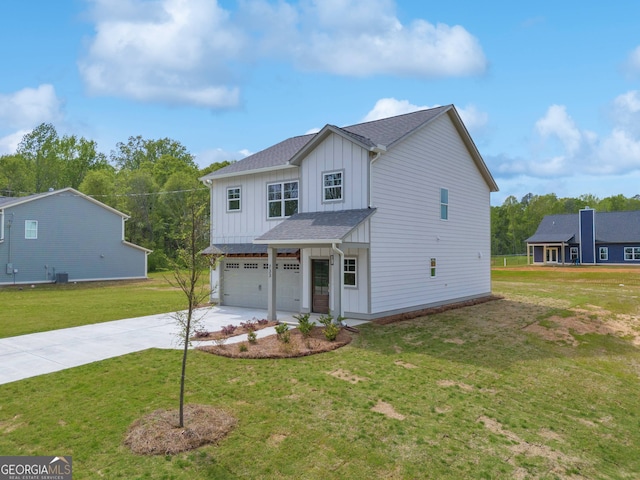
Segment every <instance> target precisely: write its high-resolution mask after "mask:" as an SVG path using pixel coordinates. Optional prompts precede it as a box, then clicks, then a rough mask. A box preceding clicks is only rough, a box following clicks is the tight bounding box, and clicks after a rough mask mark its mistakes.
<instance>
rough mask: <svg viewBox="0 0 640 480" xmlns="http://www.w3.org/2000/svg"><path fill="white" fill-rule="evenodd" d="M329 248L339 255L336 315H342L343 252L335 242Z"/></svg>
mask: <svg viewBox="0 0 640 480" xmlns="http://www.w3.org/2000/svg"><path fill="white" fill-rule="evenodd" d="M331 250H333V251H334V252H335V253H337V254H338V257H339V260H338V261H339V263H338V265H339V267H338V269H339V270H340V279H339V281H338V289H339V290H338V291H339V293H340V311H339V312H338V317H342V316H343V315H344V307H343V302H342V294H343V293H344V252H343V251H342V250H340V249H339V248H338V246H337V245H336V244H335V243H332V244H331ZM336 321H337V318H336Z"/></svg>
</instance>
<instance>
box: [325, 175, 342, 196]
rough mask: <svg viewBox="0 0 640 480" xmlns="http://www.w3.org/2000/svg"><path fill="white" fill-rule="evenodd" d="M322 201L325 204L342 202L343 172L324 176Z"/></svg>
mask: <svg viewBox="0 0 640 480" xmlns="http://www.w3.org/2000/svg"><path fill="white" fill-rule="evenodd" d="M322 199H323V200H324V201H325V202H332V201H336V200H342V172H329V173H324V174H323V175H322Z"/></svg>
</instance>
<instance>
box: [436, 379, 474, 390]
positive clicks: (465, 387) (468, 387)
mask: <svg viewBox="0 0 640 480" xmlns="http://www.w3.org/2000/svg"><path fill="white" fill-rule="evenodd" d="M438 386H439V387H458V388H459V389H460V390H464V391H465V392H471V391H472V390H473V386H472V385H468V384H466V383H462V382H454V381H453V380H439V381H438Z"/></svg>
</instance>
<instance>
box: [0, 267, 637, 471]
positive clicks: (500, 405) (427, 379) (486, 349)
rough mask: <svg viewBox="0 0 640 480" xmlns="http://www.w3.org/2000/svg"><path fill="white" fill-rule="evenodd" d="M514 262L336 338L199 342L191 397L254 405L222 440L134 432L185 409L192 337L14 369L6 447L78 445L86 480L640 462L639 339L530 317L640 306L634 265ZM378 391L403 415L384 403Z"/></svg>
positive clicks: (628, 466) (5, 388)
mask: <svg viewBox="0 0 640 480" xmlns="http://www.w3.org/2000/svg"><path fill="white" fill-rule="evenodd" d="M510 273H512V274H510V275H504V276H503V275H502V272H500V274H498V275H496V276H495V277H494V284H493V288H494V293H496V294H499V295H503V296H504V297H505V298H504V299H503V300H499V301H495V302H489V303H486V304H482V305H476V306H473V307H467V308H464V309H459V310H451V311H448V312H444V313H441V314H437V315H432V316H429V317H423V318H422V319H416V320H413V321H406V322H400V323H396V324H392V325H387V326H376V325H367V326H364V327H363V328H361V333H360V334H359V335H358V336H357V337H356V338H355V339H354V341H353V342H352V344H351V345H349V346H347V347H344V348H341V349H338V350H336V351H333V352H329V353H326V354H322V355H317V356H312V357H304V358H298V359H289V360H233V359H228V358H222V357H216V356H213V355H208V354H205V353H201V352H194V353H193V354H191V356H190V359H189V365H188V372H187V373H188V380H187V393H186V399H187V401H188V402H190V403H205V404H211V405H216V406H219V407H222V408H225V409H227V410H228V411H229V412H230V413H232V414H233V415H235V416H236V417H237V418H238V419H239V424H238V427H237V428H236V429H235V430H234V431H233V432H232V433H231V435H230V436H229V437H227V438H226V439H224V440H223V441H222V442H221V443H220V444H219V445H217V446H207V447H203V448H200V449H198V450H197V451H194V452H190V453H186V454H181V455H175V456H155V457H139V456H136V455H133V454H131V453H130V452H129V451H128V449H127V448H125V447H124V446H123V445H122V441H123V438H124V436H125V434H126V430H127V428H128V426H129V425H130V424H131V422H133V421H134V420H135V419H137V418H139V417H141V416H142V415H144V414H145V413H148V412H150V411H152V410H155V409H157V408H176V407H177V401H178V387H179V375H180V352H178V351H170V350H149V351H145V352H139V353H135V354H131V355H127V356H123V357H119V358H114V359H110V360H106V361H103V362H97V363H93V364H90V365H85V366H82V367H78V368H74V369H70V370H65V371H62V372H57V373H53V374H49V375H44V376H41V377H37V378H32V379H27V380H23V381H20V382H15V383H11V384H7V385H1V386H0V433H1V434H0V452H2V454H3V455H73V462H74V479H94V478H108V479H147V478H148V479H194V478H198V479H208V478H210V479H240V478H242V479H287V478H291V479H323V480H324V479H345V478H349V479H351V478H354V479H360V478H363V479H364V478H367V479H368V478H389V479H405V478H406V479H414V478H420V479H423V478H425V479H460V478H470V479H476V478H478V479H502V478H504V479H511V478H515V477H519V478H540V479H553V478H599V479H600V478H603V479H626V478H637V474H638V472H640V406H639V404H638V400H637V399H638V398H640V381H639V377H640V350H639V349H638V348H637V347H634V346H633V345H632V344H631V343H630V342H629V341H626V340H623V339H620V338H618V337H615V336H613V335H606V336H601V335H593V334H591V335H584V336H579V337H578V339H579V341H580V345H579V346H577V347H572V346H568V345H567V344H565V343H556V342H550V341H546V340H544V339H543V338H541V337H539V336H537V335H534V334H531V333H527V332H526V331H525V330H524V327H525V326H526V325H529V324H530V323H532V322H535V321H537V320H540V319H545V318H548V316H550V315H551V314H552V313H553V314H554V315H557V314H559V313H562V312H564V311H566V310H568V309H569V308H572V307H575V306H584V305H587V304H588V305H595V306H602V305H601V304H602V303H603V302H605V303H607V304H608V305H609V307H607V309H609V310H610V311H611V314H612V315H613V314H615V313H624V314H630V313H631V314H632V315H634V316H635V318H636V321H637V319H638V313H639V312H638V307H637V298H638V297H639V296H640V286H639V285H638V284H637V282H636V284H635V285H634V284H633V283H632V280H633V278H635V277H634V275H633V274H631V273H620V274H619V276H618V277H616V278H624V282H622V281H619V282H618V283H615V281H614V279H613V278H608V277H607V275H605V272H600V273H601V274H602V275H603V277H602V278H601V280H602V281H601V282H598V281H597V280H598V277H597V276H596V277H593V276H591V274H588V275H587V273H588V272H586V271H585V272H584V274H583V273H582V272H579V275H576V276H575V277H574V278H573V279H572V278H571V277H565V276H564V274H563V273H562V271H561V270H557V271H556V272H555V275H554V272H551V273H548V274H547V273H544V272H539V274H537V275H533V276H530V275H528V272H520V273H519V274H518V273H517V272H515V271H514V272H510ZM542 273H544V274H542ZM620 283H626V286H625V287H620V286H619V284H620ZM631 297H636V307H635V310H634V311H633V312H630V311H631V310H633V307H632V305H631V300H630V298H631ZM559 316H560V318H562V315H559ZM547 324H548V326H549V327H553V326H554V325H553V324H552V323H547ZM337 369H342V370H345V371H347V372H349V373H350V374H352V375H355V376H358V377H361V378H362V379H363V380H362V381H360V382H358V383H356V384H352V383H349V382H347V381H345V380H341V379H339V378H336V377H334V376H332V375H330V374H329V373H330V372H333V371H335V370H337ZM380 401H382V402H386V403H387V404H389V405H391V406H392V407H393V408H394V409H395V411H396V412H397V413H399V414H402V415H404V416H405V418H404V420H398V419H393V418H389V417H387V416H385V415H383V414H380V413H376V412H374V411H372V407H374V406H375V405H376V404H378V402H380ZM572 475H573V477H571V476H572Z"/></svg>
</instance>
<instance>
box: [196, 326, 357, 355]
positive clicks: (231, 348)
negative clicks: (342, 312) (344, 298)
mask: <svg viewBox="0 0 640 480" xmlns="http://www.w3.org/2000/svg"><path fill="white" fill-rule="evenodd" d="M350 342H351V335H350V334H349V332H347V331H346V330H345V329H341V330H340V332H339V333H338V336H337V337H336V339H335V340H333V341H330V340H327V339H326V338H325V336H324V327H314V328H313V330H311V334H310V335H309V337H308V338H305V337H303V336H302V333H300V330H298V329H293V330H289V342H288V343H285V342H283V341H282V340H280V339H279V338H278V336H277V335H276V334H274V335H269V336H267V337H262V338H258V339H257V340H256V341H255V342H253V343H252V342H242V343H235V344H229V345H207V346H202V347H196V349H197V350H201V351H203V352H207V353H213V354H215V355H221V356H223V357H230V358H294V357H304V356H307V355H315V354H317V353H323V352H329V351H331V350H335V349H337V348H340V347H344V346H345V345H347V344H349V343H350Z"/></svg>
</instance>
